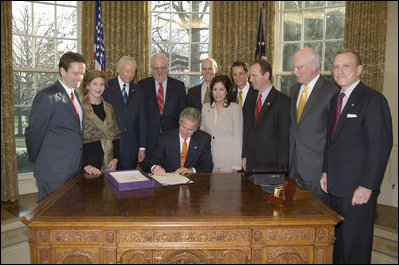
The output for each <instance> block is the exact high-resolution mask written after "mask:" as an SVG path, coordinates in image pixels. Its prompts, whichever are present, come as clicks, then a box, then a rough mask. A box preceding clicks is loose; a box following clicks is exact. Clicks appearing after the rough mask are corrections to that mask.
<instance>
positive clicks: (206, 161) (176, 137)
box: [149, 107, 213, 175]
mask: <svg viewBox="0 0 399 265" xmlns="http://www.w3.org/2000/svg"><path fill="white" fill-rule="evenodd" d="M200 125H201V112H200V111H199V110H198V109H196V108H192V107H188V108H186V109H184V110H183V112H182V113H181V115H180V118H179V128H176V129H173V130H170V131H168V132H165V133H164V134H162V135H161V136H160V138H159V140H158V143H157V147H156V150H155V155H154V157H153V158H151V162H150V164H149V168H151V172H153V173H154V174H156V175H163V174H165V172H174V173H176V174H183V175H186V174H192V173H204V172H212V169H213V163H212V154H211V136H210V135H209V134H208V133H206V132H204V131H201V130H198V128H199V127H200Z"/></svg>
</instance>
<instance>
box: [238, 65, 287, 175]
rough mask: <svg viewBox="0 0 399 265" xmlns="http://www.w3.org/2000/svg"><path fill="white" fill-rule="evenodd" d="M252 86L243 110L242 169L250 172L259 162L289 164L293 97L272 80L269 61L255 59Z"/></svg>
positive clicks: (285, 165) (251, 70)
mask: <svg viewBox="0 0 399 265" xmlns="http://www.w3.org/2000/svg"><path fill="white" fill-rule="evenodd" d="M249 78H250V82H251V83H252V86H253V88H254V89H255V90H256V91H258V93H255V94H253V95H248V97H250V98H248V99H247V100H248V111H246V112H245V113H244V128H245V129H244V139H243V150H242V157H243V161H242V162H243V169H244V170H245V171H246V172H251V171H252V169H253V167H254V165H256V164H260V163H268V164H279V165H280V166H283V167H288V145H289V128H290V112H289V110H290V98H289V97H288V96H287V95H284V94H283V93H281V92H279V91H277V90H276V89H275V88H274V87H273V85H272V83H271V78H272V67H271V65H270V63H269V62H267V61H265V60H263V59H258V60H255V61H254V62H253V63H252V65H251V67H250V70H249Z"/></svg>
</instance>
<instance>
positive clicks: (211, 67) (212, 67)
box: [201, 58, 218, 85]
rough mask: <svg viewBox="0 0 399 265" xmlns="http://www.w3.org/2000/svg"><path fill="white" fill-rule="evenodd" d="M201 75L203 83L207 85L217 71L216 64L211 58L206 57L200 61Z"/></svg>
mask: <svg viewBox="0 0 399 265" xmlns="http://www.w3.org/2000/svg"><path fill="white" fill-rule="evenodd" d="M201 70H202V77H203V78H204V83H205V84H207V85H209V84H210V83H211V81H212V79H213V78H214V77H215V75H216V73H217V72H218V64H217V62H216V61H215V59H213V58H206V59H204V60H203V61H202V67H201Z"/></svg>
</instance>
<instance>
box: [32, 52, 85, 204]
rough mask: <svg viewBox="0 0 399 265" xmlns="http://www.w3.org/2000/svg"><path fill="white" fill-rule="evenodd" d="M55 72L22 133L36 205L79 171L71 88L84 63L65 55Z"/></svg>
mask: <svg viewBox="0 0 399 265" xmlns="http://www.w3.org/2000/svg"><path fill="white" fill-rule="evenodd" d="M58 69H59V74H60V79H59V80H58V81H57V82H55V83H54V84H53V85H51V86H49V87H48V88H45V89H43V90H40V91H39V92H38V93H37V94H36V96H35V98H34V99H33V103H32V108H31V111H30V113H29V125H28V128H26V131H25V141H26V147H27V150H28V155H29V160H30V161H31V162H32V163H34V164H35V167H34V172H33V176H34V177H35V178H36V183H37V188H38V191H39V193H38V202H41V201H43V200H44V199H46V198H47V197H48V196H50V195H51V194H52V193H53V192H54V191H55V190H57V189H58V188H59V187H61V186H62V185H63V184H64V183H65V182H66V181H67V180H69V179H70V178H72V177H73V176H74V175H76V174H78V173H80V172H81V170H82V154H83V141H82V135H83V130H82V122H83V109H82V105H81V103H80V101H79V98H78V96H77V93H76V91H75V89H76V88H78V87H79V85H80V83H81V82H82V80H83V75H84V73H85V69H86V62H85V59H84V58H83V56H82V55H81V54H79V53H74V52H67V53H65V54H64V55H62V56H61V58H60V61H59V67H58Z"/></svg>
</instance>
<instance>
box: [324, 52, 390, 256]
mask: <svg viewBox="0 0 399 265" xmlns="http://www.w3.org/2000/svg"><path fill="white" fill-rule="evenodd" d="M362 70H363V67H362V63H361V59H360V56H359V54H358V53H357V52H356V51H353V50H351V49H344V50H342V51H340V52H338V53H337V54H336V55H335V56H334V61H333V73H334V79H335V82H336V83H337V84H338V85H339V86H340V87H341V92H340V94H339V95H336V96H334V97H333V98H332V100H331V107H330V115H329V122H328V127H327V128H328V129H327V130H328V131H327V135H326V138H327V139H326V147H325V150H324V161H323V171H322V172H323V173H322V175H321V179H320V185H321V188H322V189H323V190H324V191H325V192H326V193H328V194H329V195H330V207H331V208H332V209H333V210H334V211H336V212H337V213H338V214H340V215H341V216H342V217H344V220H343V221H342V222H340V223H339V224H338V225H337V226H336V228H335V237H336V241H335V244H334V256H333V262H334V263H340V264H341V263H348V264H367V263H370V261H371V250H372V245H373V229H374V210H375V203H376V200H377V196H378V194H379V192H380V186H381V182H382V178H383V176H384V171H385V167H386V165H387V163H388V159H389V156H390V153H391V149H392V143H393V135H392V117H391V112H390V110H389V106H388V102H387V100H386V98H385V97H384V96H383V95H382V94H381V93H379V92H378V91H376V90H373V89H372V88H370V87H367V86H366V85H364V84H363V83H362V82H361V81H360V74H361V73H362Z"/></svg>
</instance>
